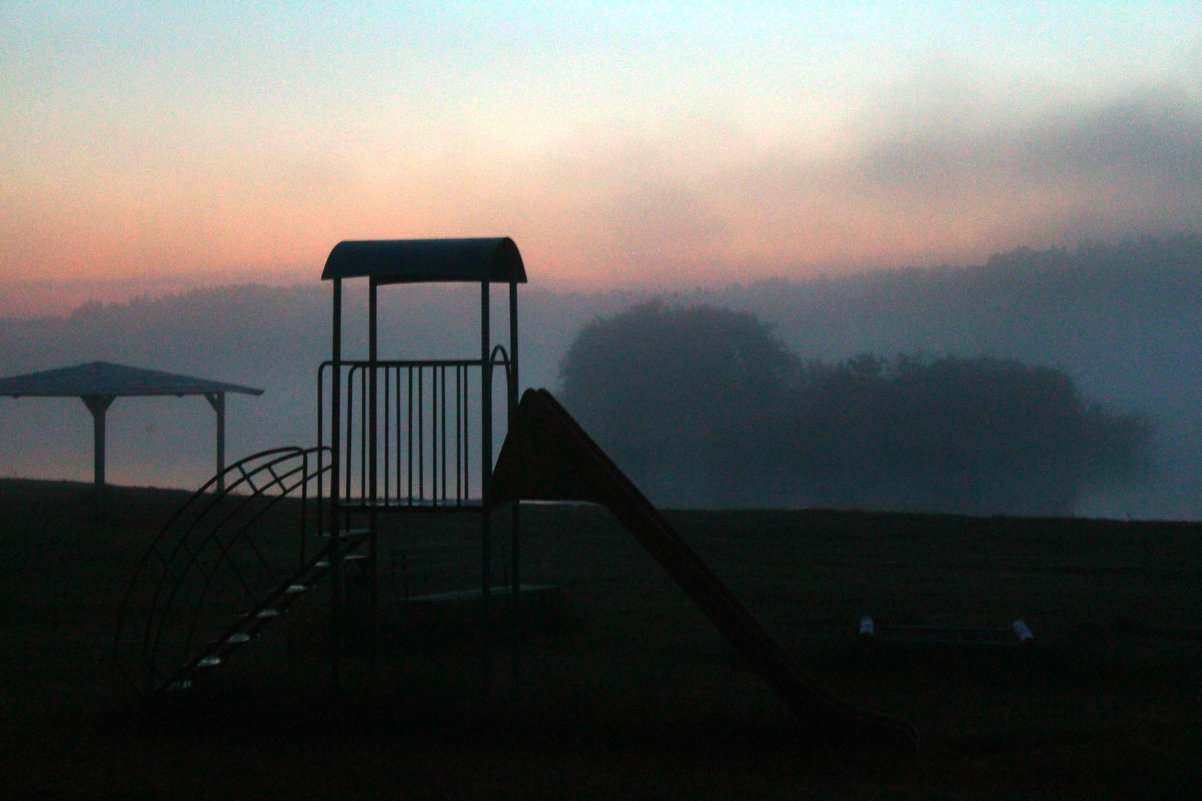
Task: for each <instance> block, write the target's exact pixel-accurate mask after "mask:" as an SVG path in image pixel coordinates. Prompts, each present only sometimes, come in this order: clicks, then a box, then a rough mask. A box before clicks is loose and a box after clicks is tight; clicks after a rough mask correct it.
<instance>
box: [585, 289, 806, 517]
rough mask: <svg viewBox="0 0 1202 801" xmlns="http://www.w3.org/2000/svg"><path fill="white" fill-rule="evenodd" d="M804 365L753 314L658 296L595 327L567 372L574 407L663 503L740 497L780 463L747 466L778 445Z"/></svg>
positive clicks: (726, 501)
mask: <svg viewBox="0 0 1202 801" xmlns="http://www.w3.org/2000/svg"><path fill="white" fill-rule="evenodd" d="M800 369H801V364H800V362H799V361H798V360H797V359H796V357H794V356H793V355H792V354H790V353H789V352H788V351H787V350H786V349H785V347H784V345H782V344H781V343H780V342H779V341H778V340H777V339H775V338H774V337H773V336H772V332H771V329H770V327H769V326H767V325H765V324H764V323H762V322H760V321H759V320H758V319H756V318H755V317H754V316H753V315H751V314H745V313H739V312H733V311H729V310H726V309H718V308H713V307H708V306H696V307H692V308H680V307H673V306H668V305H665V304H663V303H662V302H659V301H652V302H650V303H646V304H643V305H639V306H635V307H634V308H632V309H630V310H628V311H625V312H622V313H620V314H618V315H616V316H614V317H611V318H596V319H594V320H593V321H592V322H590V323H588V324H587V325H586V326H585V327H584V329H583V330H582V331H581V332H580V334H579V335H578V336H577V337H576V339H575V341H574V342H573V343H572V345H571V347H570V348H569V350H568V353H567V355H566V356H565V357H564V360H563V362H562V364H561V376H562V378H563V397H564V402H565V403H566V404H567V405H568V408H570V409H571V410H572V411H573V413H574V414H577V415H578V416H579V417H580V420H581V421H582V423H583V425H584V426H585V428H587V429H588V430H589V432H590V433H591V434H592V435H593V436H594V437H595V438H596V439H597V441H598V442H599V443H601V444H602V446H603V447H606V448H608V449H610V450H611V451H612V452H613V453H614V454H616V456H617V458H618V460H619V462H620V463H621V464H623V465H624V466H629V468H630V470H631V471H632V472H633V473H634V476H635V480H636V482H639V483H643V484H645V485H646V486H651V487H654V488H655V490H654V491H655V493H656V495H657V496H658V498H662V499H663V501H661V502H668V503H672V504H696V503H697V502H698V501H700V500H701V499H706V500H708V501H709V502H710V503H711V504H716V505H736V504H738V503H740V502H742V503H745V502H746V499H747V498H748V497H749V496H751V495H753V494H755V493H756V492H757V487H758V485H760V484H763V482H764V481H765V475H764V473H765V472H766V471H768V470H769V468H768V466H769V465H771V464H779V463H781V461H782V459H783V453H774V454H773V456H772V457H771V458H770V459H768V460H767V461H766V462H765V464H764V468H763V469H761V470H758V471H756V475H754V476H752V475H748V474H747V472H746V471H745V470H744V469H743V468H744V467H745V466H746V465H747V464H748V463H749V462H754V461H760V457H762V456H763V455H765V454H768V453H772V452H773V451H780V450H781V446H783V443H782V442H781V441H780V439H779V437H778V436H777V435H778V434H779V430H780V426H779V422H780V420H781V419H782V415H783V414H784V413H785V411H786V408H787V407H786V401H787V398H788V389H789V388H790V387H791V386H793V385H795V384H796V380H797V377H798V375H799V371H800ZM760 491H762V489H761V490H760Z"/></svg>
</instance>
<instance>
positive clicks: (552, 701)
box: [0, 481, 1202, 799]
mask: <svg viewBox="0 0 1202 801" xmlns="http://www.w3.org/2000/svg"><path fill="white" fill-rule="evenodd" d="M183 497H184V495H183V494H181V493H169V492H162V491H153V490H136V489H123V488H117V489H115V490H113V492H112V497H111V498H110V502H109V506H108V514H107V516H106V517H105V518H104V519H103V520H100V519H97V518H96V516H95V509H94V506H93V504H92V498H91V495H90V491H89V488H88V487H86V486H83V485H78V484H64V483H52V482H31V481H2V482H0V604H2V605H0V608H2V609H3V611H4V615H3V618H2V622H0V626H2V629H0V643H2V645H0V797H2V798H86V797H113V798H298V799H309V798H364V799H379V798H690V799H704V798H879V799H891V798H906V799H909V798H924V799H926V798H964V797H968V798H1099V797H1106V798H1116V799H1117V798H1152V797H1189V796H1191V795H1193V794H1194V792H1195V791H1196V788H1197V787H1198V786H1199V784H1200V782H1202V764H1199V763H1200V760H1199V754H1202V733H1200V730H1199V725H1198V723H1199V711H1200V709H1202V693H1200V687H1202V685H1200V679H1202V639H1200V631H1202V629H1200V627H1199V622H1198V621H1199V613H1200V612H1202V588H1200V586H1199V582H1198V581H1197V578H1198V575H1199V568H1200V567H1202V537H1200V536H1199V535H1200V534H1202V528H1200V527H1199V526H1197V525H1193V524H1189V525H1185V524H1163V523H1114V522H1095V521H1079V520H1022V519H1009V518H963V517H943V516H916V515H876V514H865V513H854V512H846V513H843V512H818V511H809V512H689V513H676V514H670V515H669V517H670V519H671V520H672V522H673V523H674V524H675V525H676V526H677V527H678V528H679V530H680V532H681V533H682V534H683V535H684V536H685V537H686V539H688V540H689V541H690V542H691V543H693V544H694V546H695V547H696V548H697V549H698V550H699V551H700V552H701V553H702V555H703V556H705V557H706V558H707V559H708V560H709V561H710V562H711V564H712V566H713V567H714V569H715V570H716V572H717V573H718V574H719V575H720V576H722V577H723V578H724V579H725V580H726V581H727V582H728V583H729V584H730V585H731V587H732V589H734V591H735V592H736V594H738V595H739V596H740V597H741V598H743V599H744V600H745V602H746V603H747V604H748V606H749V607H750V608H751V609H752V610H753V611H754V612H755V614H756V615H757V616H759V617H760V618H761V620H762V621H763V622H764V624H765V625H766V626H767V628H768V629H769V630H770V631H771V632H772V633H773V634H774V635H775V636H776V637H777V638H778V639H779V640H780V641H781V642H782V643H783V644H784V646H785V647H786V648H787V649H788V650H790V651H791V652H793V653H794V654H796V655H797V656H798V658H799V659H800V660H801V661H802V662H803V664H805V665H806V666H807V667H808V668H809V669H810V670H811V672H812V673H813V675H814V676H815V678H816V679H817V680H818V681H819V682H820V683H822V684H823V685H824V686H826V687H828V688H829V689H830V690H831V691H833V692H834V693H836V694H837V695H838V696H839V697H841V698H843V699H844V700H846V701H849V702H851V703H853V704H856V705H859V706H862V707H865V708H870V709H875V710H878V711H882V712H888V713H890V714H895V715H899V716H902V717H905V718H907V719H909V720H911V721H912V722H913V723H914V724H915V725H916V726H917V727H918V729H919V731H920V733H921V738H922V744H921V749H920V753H919V755H918V757H917V758H915V759H913V760H904V761H898V760H891V759H889V758H888V757H887V756H886V755H881V754H872V753H864V752H860V753H852V754H846V753H844V754H832V753H829V752H827V751H823V750H822V749H821V748H820V745H821V732H813V731H811V730H810V729H808V728H807V726H806V725H805V721H799V720H796V719H794V718H793V717H791V716H790V715H789V713H787V712H786V711H785V710H784V709H783V707H782V705H781V704H779V703H778V702H777V701H776V699H775V698H774V697H773V695H772V694H771V693H770V692H769V691H768V690H767V688H766V687H765V686H764V684H763V683H762V682H761V681H760V680H759V678H758V677H757V676H755V675H754V674H752V673H750V672H749V671H748V670H747V668H746V666H745V665H744V664H743V663H742V662H741V660H740V659H739V658H738V657H737V656H736V655H734V654H732V653H731V651H730V650H729V648H728V647H727V646H726V644H725V642H724V641H723V640H722V639H721V637H720V636H718V635H717V634H716V633H715V632H714V631H713V630H712V629H711V628H710V627H709V625H708V624H707V623H706V621H705V620H704V618H702V616H701V615H700V613H699V612H697V611H696V610H695V609H694V608H693V607H692V606H691V605H690V604H689V602H688V601H687V600H686V599H685V598H684V597H683V596H682V595H681V594H680V592H679V591H678V590H677V589H676V588H675V586H674V585H673V584H672V583H671V582H670V581H669V580H668V579H666V578H665V577H664V576H663V575H662V574H661V573H660V572H659V571H658V569H657V568H656V567H655V565H654V564H653V563H652V562H651V561H650V559H649V558H648V557H646V556H645V555H644V554H643V553H642V552H641V551H640V549H639V548H638V546H637V544H636V543H635V542H634V541H633V539H632V538H631V537H630V536H629V535H627V534H626V533H625V532H624V531H623V530H622V529H621V528H619V527H618V526H617V525H616V523H614V521H613V520H612V519H611V518H610V517H609V516H608V515H607V514H606V513H605V512H603V511H601V510H598V509H594V508H589V507H533V508H529V509H526V510H524V511H523V519H524V522H525V526H524V555H525V558H524V561H523V568H524V576H523V578H524V580H526V581H529V582H536V583H537V582H545V583H553V584H556V585H558V587H559V588H560V589H559V592H558V593H557V594H554V595H550V596H544V597H542V598H540V599H533V598H532V599H529V600H528V604H527V606H526V608H525V610H524V611H525V616H524V624H525V629H524V636H523V638H522V645H521V647H520V648H514V647H513V641H512V638H511V637H510V636H509V634H508V631H509V630H508V627H507V624H505V622H504V618H501V619H500V620H498V623H497V627H496V628H497V631H496V639H497V643H496V646H495V648H494V649H493V656H492V658H491V659H490V660H488V661H487V662H486V660H484V659H483V658H482V653H484V649H482V648H481V647H480V627H479V625H478V622H479V616H478V612H477V610H476V609H474V608H470V607H468V606H462V607H446V608H440V609H439V610H437V611H432V612H430V611H428V612H425V613H421V614H418V613H416V612H414V611H413V610H409V611H405V610H402V609H401V607H400V606H399V605H398V604H397V603H395V602H394V601H393V599H391V598H390V597H388V596H386V597H385V601H384V604H383V606H382V610H381V618H380V622H381V628H380V637H379V646H378V648H376V649H375V651H374V652H371V651H369V650H367V649H363V648H358V649H354V650H353V651H352V653H349V654H347V655H346V656H345V657H344V658H343V659H342V661H341V670H342V682H341V690H340V691H339V692H338V693H333V692H331V690H330V683H329V664H328V660H327V659H326V658H325V654H326V649H325V647H324V645H323V637H324V631H325V624H324V620H325V618H324V615H323V609H322V603H323V601H324V596H318V597H315V598H310V599H307V601H306V602H305V603H306V605H305V606H303V607H301V608H298V609H297V610H296V611H295V613H294V614H291V615H289V619H287V620H285V621H282V622H281V623H279V624H277V625H276V626H274V627H272V628H271V629H268V631H267V633H266V636H265V637H264V638H263V639H262V640H261V641H259V642H256V643H254V644H253V646H254V647H249V648H246V649H244V650H243V651H242V652H240V653H239V654H238V655H237V657H236V659H235V660H234V661H233V662H231V663H230V664H229V665H227V666H224V667H223V669H222V670H220V671H215V672H214V673H213V674H212V676H211V677H210V678H209V680H208V681H206V682H205V683H203V684H201V685H199V686H198V687H197V688H196V689H195V691H193V692H190V693H187V694H183V695H179V696H176V697H172V698H171V699H169V700H168V701H165V702H160V703H158V704H156V705H155V706H154V707H153V708H147V707H146V706H144V705H143V704H141V703H139V702H138V700H137V698H136V696H134V695H132V694H131V693H130V692H129V691H128V690H127V689H126V688H125V687H124V685H123V683H122V681H121V679H120V677H119V676H118V674H117V672H116V670H115V668H114V667H113V666H112V663H111V660H110V659H109V657H108V650H109V648H110V644H111V642H110V641H111V637H112V633H113V626H114V623H115V619H116V614H117V607H118V604H119V601H120V597H121V592H122V590H123V589H124V582H125V581H126V580H127V578H128V576H129V575H130V572H131V571H132V570H133V566H134V564H135V563H136V560H137V558H138V557H139V556H140V555H141V551H142V550H143V548H144V547H145V545H146V543H147V542H148V541H149V538H150V537H151V536H153V534H154V532H155V531H156V529H157V527H158V526H159V525H161V523H162V522H163V521H164V520H165V519H166V518H167V516H168V515H169V514H170V512H171V511H172V510H173V508H174V505H175V504H177V503H179V502H180V501H181V500H182V499H183ZM448 520H449V518H441V519H440V520H439V521H437V522H424V521H417V522H416V523H414V524H412V525H410V526H409V528H408V530H407V533H405V534H397V535H395V536H410V537H429V536H433V534H432V531H433V528H434V526H435V525H437V526H448V525H457V524H452V523H449V522H447V521H448ZM461 522H462V524H463V525H466V526H471V525H473V522H474V521H473V519H472V518H466V519H464V520H462V521H461ZM862 614H871V615H872V616H873V617H874V618H876V619H878V620H881V621H885V622H895V623H927V624H982V625H1008V624H1009V623H1010V621H1012V620H1014V619H1015V618H1022V619H1024V620H1025V621H1026V622H1027V623H1028V624H1030V626H1031V628H1032V629H1033V630H1034V631H1035V634H1036V640H1037V645H1036V646H1035V647H1034V648H1028V649H1008V650H991V651H981V650H971V649H955V648H952V649H942V650H939V649H930V648H926V649H919V648H913V649H886V648H875V649H874V648H868V647H864V644H863V643H859V642H857V640H856V636H855V630H856V628H855V627H856V622H857V620H858V619H859V617H860V615H862ZM815 737H816V738H817V741H815Z"/></svg>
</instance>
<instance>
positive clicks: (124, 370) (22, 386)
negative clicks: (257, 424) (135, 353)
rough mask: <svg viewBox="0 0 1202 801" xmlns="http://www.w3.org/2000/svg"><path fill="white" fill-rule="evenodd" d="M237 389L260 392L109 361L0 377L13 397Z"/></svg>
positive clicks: (1, 390)
mask: <svg viewBox="0 0 1202 801" xmlns="http://www.w3.org/2000/svg"><path fill="white" fill-rule="evenodd" d="M224 392H240V393H243V394H246V395H262V394H263V390H261V389H256V388H254V387H244V386H241V385H239V384H227V383H224V382H222V381H210V380H208V379H206V378H193V377H192V376H186V375H178V374H176V373H164V372H162V371H161V370H145V369H142V368H140V367H128V366H126V365H123V364H112V363H110V362H88V363H87V364H80V365H77V366H75V367H60V368H58V369H56V370H43V371H42V372H38V373H27V374H25V375H16V376H10V377H9V378H0V395H10V396H12V397H14V398H17V397H21V396H29V397H83V396H87V395H110V396H125V395H177V396H178V395H214V394H219V393H224Z"/></svg>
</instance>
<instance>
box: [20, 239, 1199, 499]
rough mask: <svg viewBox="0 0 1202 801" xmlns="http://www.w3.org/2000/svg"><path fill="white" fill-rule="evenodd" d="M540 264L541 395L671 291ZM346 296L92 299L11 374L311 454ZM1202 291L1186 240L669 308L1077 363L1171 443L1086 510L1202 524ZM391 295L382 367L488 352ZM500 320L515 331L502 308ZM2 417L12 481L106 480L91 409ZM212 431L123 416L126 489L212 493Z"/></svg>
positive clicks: (528, 304) (1161, 443)
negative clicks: (146, 382) (203, 390)
mask: <svg viewBox="0 0 1202 801" xmlns="http://www.w3.org/2000/svg"><path fill="white" fill-rule="evenodd" d="M528 269H529V274H530V276H531V284H530V285H528V286H524V287H522V288H521V289H520V293H519V294H520V306H521V309H520V324H521V329H520V330H521V359H522V361H521V384H522V385H523V386H545V387H548V388H550V389H552V391H559V390H560V389H561V384H562V381H561V373H560V367H561V364H562V362H563V360H564V358H565V356H566V355H567V353H568V350H569V348H570V346H571V345H572V343H573V342H574V341H575V339H576V338H577V336H578V335H579V333H580V332H581V330H582V329H583V328H584V327H585V326H586V325H587V324H588V323H589V322H590V321H592V320H594V319H595V318H597V317H598V316H601V317H606V316H613V315H617V314H620V313H622V312H624V311H625V310H628V309H630V308H632V307H634V306H637V305H638V304H640V303H645V302H647V301H648V300H651V299H652V297H653V296H652V295H651V294H650V293H639V292H609V293H584V294H582V293H557V292H551V291H548V290H546V289H543V288H540V287H539V276H538V266H537V265H529V266H528ZM352 283H353V282H352ZM330 294H331V293H330V287H329V286H328V285H325V284H323V283H322V282H320V281H319V280H318V279H317V277H316V276H314V280H313V282H312V283H311V284H306V285H300V286H294V287H264V286H229V287H222V288H217V289H203V290H193V291H190V292H186V293H181V294H175V295H169V296H165V297H162V298H157V299H141V300H136V301H133V302H130V303H118V304H99V303H91V304H85V305H83V306H80V307H79V308H77V309H76V310H75V311H74V312H73V313H72V314H71V315H69V316H67V317H41V318H34V319H17V318H0V375H2V376H10V375H16V374H21V373H26V372H33V371H38V370H45V369H51V368H55V367H63V366H68V365H74V364H79V363H82V362H87V361H94V360H106V361H112V362H118V363H125V364H130V365H134V366H138V367H147V368H152V369H158V370H166V371H170V372H178V373H185V374H189V375H195V376H199V377H204V378H211V379H215V380H219V381H228V382H233V383H239V384H246V385H250V386H254V387H260V388H262V389H264V390H265V394H264V395H263V396H261V397H258V398H255V397H243V396H234V395H231V396H229V397H228V398H227V461H232V460H233V459H236V458H239V457H240V456H243V455H247V454H249V453H252V452H254V451H257V450H261V449H264V448H268V447H274V446H279V445H289V444H297V445H311V444H315V443H316V439H317V435H316V426H317V420H316V418H317V413H316V404H317V401H316V387H317V368H318V365H319V364H320V362H321V361H322V360H324V359H326V358H328V356H329V351H330ZM1199 297H1202V237H1199V236H1194V235H1182V236H1175V237H1161V238H1151V237H1149V238H1143V239H1138V240H1130V241H1123V242H1117V243H1113V242H1112V243H1082V244H1081V245H1079V246H1078V247H1077V248H1075V249H1072V250H1067V249H1066V250H1051V251H1031V250H1026V249H1019V250H1016V251H1012V252H1009V253H1004V254H998V255H996V256H994V257H992V258H991V259H989V260H988V262H987V263H985V264H981V265H975V266H969V267H952V266H944V267H932V268H923V269H913V270H902V271H890V272H880V273H865V274H862V275H856V276H851V277H838V278H835V277H831V278H822V279H817V280H810V281H804V282H788V281H783V280H771V281H763V282H757V283H753V284H748V285H732V286H728V287H726V288H723V289H717V290H697V291H686V292H681V293H677V294H673V295H670V296H666V297H664V301H665V302H667V303H670V304H673V305H677V306H682V307H688V306H696V305H705V306H709V307H714V308H719V309H729V310H733V311H736V312H746V313H749V314H752V315H754V316H755V318H756V319H757V320H759V321H762V322H763V323H765V324H766V325H767V326H768V327H769V328H770V329H771V332H772V335H773V336H774V337H775V338H776V339H777V340H778V341H779V342H780V343H781V345H782V346H783V347H784V348H786V349H787V350H788V351H789V352H790V353H792V354H795V355H796V357H797V358H798V359H799V360H800V361H801V362H802V363H807V362H813V361H822V362H828V363H842V362H846V361H847V360H849V359H852V358H854V357H856V356H857V355H858V354H865V353H871V354H876V355H879V356H880V357H882V358H884V359H894V358H896V357H897V356H898V355H899V354H904V355H908V356H912V357H919V358H925V359H927V360H937V359H940V358H943V357H958V358H964V359H979V358H984V357H988V358H992V359H998V360H1015V361H1018V362H1021V363H1023V364H1025V365H1032V366H1041V367H1046V368H1049V369H1051V370H1055V371H1059V372H1060V373H1062V374H1063V375H1065V376H1066V377H1068V378H1069V379H1071V382H1072V384H1073V386H1074V387H1075V388H1076V390H1077V391H1078V392H1079V394H1080V395H1081V397H1082V398H1084V399H1086V400H1087V401H1088V402H1090V403H1094V404H1097V405H1098V406H1099V408H1101V409H1103V410H1105V411H1106V412H1107V413H1110V414H1113V415H1135V416H1139V417H1140V418H1142V419H1144V420H1146V421H1147V422H1148V423H1149V424H1150V426H1151V430H1152V432H1153V434H1152V437H1153V439H1152V443H1151V448H1152V465H1151V468H1150V471H1149V476H1148V477H1147V478H1146V479H1145V480H1143V481H1141V482H1133V483H1130V484H1127V485H1124V486H1122V487H1121V488H1116V487H1114V486H1109V487H1106V488H1105V489H1104V490H1101V489H1098V490H1091V491H1088V492H1085V493H1083V494H1081V496H1080V497H1078V498H1077V499H1076V500H1075V501H1074V504H1073V508H1072V509H1071V510H1070V511H1071V513H1074V514H1079V515H1088V516H1106V517H1121V518H1141V519H1151V518H1172V519H1194V518H1198V517H1202V471H1200V470H1199V468H1198V466H1197V464H1196V462H1197V460H1196V458H1195V454H1196V453H1197V452H1198V451H1199V448H1202V409H1200V408H1199V404H1198V403H1197V399H1198V396H1199V390H1200V389H1202V352H1200V351H1202V342H1199V340H1198V337H1197V335H1196V332H1197V331H1198V330H1199V324H1200V323H1202V319H1200V318H1202V306H1200V305H1199V304H1198V303H1197V299H1198V298H1199ZM380 298H381V315H380V317H381V336H382V340H381V356H382V357H384V358H418V357H438V358H454V357H461V356H472V355H473V354H475V353H476V352H477V349H478V347H479V343H478V329H477V326H478V307H477V305H476V304H477V303H478V298H479V290H478V288H475V287H469V286H452V287H444V286H434V285H418V286H408V287H386V288H384V290H382V291H381V294H380ZM502 305H503V304H499V303H498V304H496V305H495V307H494V308H495V309H500V308H501V307H502ZM363 308H364V301H363V298H362V297H360V296H358V295H355V294H354V292H353V291H352V293H351V297H350V298H349V299H348V302H347V308H346V310H345V311H344V320H345V326H346V329H345V330H346V332H347V339H348V345H347V347H348V355H350V356H352V357H355V356H358V355H359V354H360V353H361V350H356V348H360V349H361V348H362V344H361V343H362V336H363V331H365V330H366V314H365V313H363ZM494 325H496V326H497V330H501V331H503V330H504V325H505V322H504V319H503V317H499V318H498V322H496V323H494ZM569 411H573V410H572V408H571V406H570V405H569ZM0 424H2V425H3V430H4V432H5V433H4V436H3V437H0V475H3V476H6V477H11V476H24V477H36V478H59V479H70V480H84V481H86V480H90V478H91V466H92V463H91V418H90V415H89V414H88V413H87V410H86V409H85V408H84V405H83V404H82V403H81V402H80V401H79V400H78V399H70V398H62V399H57V398H19V399H12V398H0ZM213 430H214V421H213V413H212V410H211V409H210V408H209V406H208V404H207V403H206V402H205V401H204V400H203V399H202V398H154V399H140V398H119V399H117V400H116V401H115V402H114V404H113V406H112V407H111V408H110V409H109V413H108V467H107V471H108V477H109V480H110V481H112V482H114V483H118V484H130V485H144V486H161V487H178V488H185V489H191V488H195V487H199V486H200V484H202V483H203V482H204V481H205V480H206V479H207V478H208V477H209V476H210V475H211V474H212V472H213V461H214V457H213ZM603 444H604V443H603ZM758 444H759V443H748V445H749V447H751V448H752V449H753V450H754V448H755V447H756V446H757V445H758ZM624 467H625V465H624ZM652 499H653V500H657V502H659V499H656V498H654V497H653V498H652ZM667 500H671V499H667ZM782 502H783V501H782ZM715 504H717V501H715ZM715 504H707V503H706V502H705V501H704V500H699V501H698V505H702V506H704V505H715ZM886 505H887V504H886ZM992 511H995V512H999V513H1008V512H1009V513H1013V512H1015V511H1022V510H1021V509H1019V510H1015V509H1004V508H1002V509H995V510H992Z"/></svg>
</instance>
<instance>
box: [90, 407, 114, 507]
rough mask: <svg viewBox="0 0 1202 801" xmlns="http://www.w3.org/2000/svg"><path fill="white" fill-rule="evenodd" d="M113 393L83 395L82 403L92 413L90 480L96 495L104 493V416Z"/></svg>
mask: <svg viewBox="0 0 1202 801" xmlns="http://www.w3.org/2000/svg"><path fill="white" fill-rule="evenodd" d="M114 397H115V396H113V395H84V396H83V402H84V405H85V406H87V407H88V411H89V412H91V413H92V482H93V484H94V485H95V487H96V497H98V498H100V497H103V495H104V484H105V478H104V417H105V412H107V411H108V408H109V406H111V405H112V403H113V398H114Z"/></svg>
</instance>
